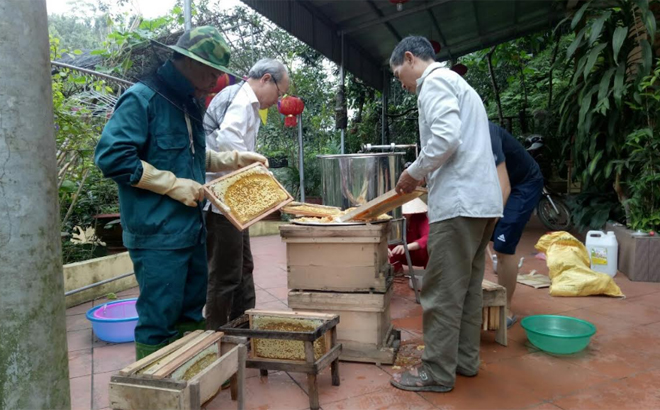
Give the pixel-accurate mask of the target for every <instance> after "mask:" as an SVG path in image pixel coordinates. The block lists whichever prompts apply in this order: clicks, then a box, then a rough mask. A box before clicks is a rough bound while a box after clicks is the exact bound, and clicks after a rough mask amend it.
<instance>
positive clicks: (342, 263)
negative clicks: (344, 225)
mask: <svg viewBox="0 0 660 410" xmlns="http://www.w3.org/2000/svg"><path fill="white" fill-rule="evenodd" d="M346 239H353V238H346ZM337 255H341V258H337ZM286 256H287V258H286V263H287V266H334V267H373V268H374V269H381V267H382V266H383V265H384V264H385V263H386V262H387V240H386V238H385V237H382V238H381V240H380V241H379V242H378V243H357V242H348V243H322V244H321V243H312V242H297V243H292V242H289V243H287V246H286Z"/></svg>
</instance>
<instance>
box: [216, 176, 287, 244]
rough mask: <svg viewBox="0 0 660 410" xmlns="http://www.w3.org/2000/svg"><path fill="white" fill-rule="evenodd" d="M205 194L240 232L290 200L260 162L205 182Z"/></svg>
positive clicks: (284, 190)
mask: <svg viewBox="0 0 660 410" xmlns="http://www.w3.org/2000/svg"><path fill="white" fill-rule="evenodd" d="M204 193H205V194H206V198H208V200H209V201H211V202H212V203H213V204H214V205H215V206H216V207H217V208H218V209H219V210H220V211H221V212H222V213H223V215H225V216H226V217H227V219H229V221H230V222H231V223H232V224H233V225H234V226H235V227H236V228H237V229H239V230H241V231H242V230H244V229H246V228H248V227H249V226H250V225H252V224H254V223H256V222H258V221H260V220H261V219H263V218H265V217H266V216H268V215H270V214H271V213H273V212H275V211H277V210H278V209H280V208H282V207H283V206H285V205H286V204H288V203H289V202H291V201H293V197H292V196H291V194H289V193H288V192H287V190H286V189H284V187H283V186H282V184H280V183H279V181H278V180H277V179H275V177H274V176H273V174H271V172H270V171H269V170H268V168H266V167H265V166H263V165H262V164H260V163H255V164H252V165H250V166H247V167H245V168H241V169H239V170H237V171H234V172H232V173H230V174H227V175H225V176H223V177H220V178H218V179H216V180H213V181H211V182H209V183H207V184H205V185H204Z"/></svg>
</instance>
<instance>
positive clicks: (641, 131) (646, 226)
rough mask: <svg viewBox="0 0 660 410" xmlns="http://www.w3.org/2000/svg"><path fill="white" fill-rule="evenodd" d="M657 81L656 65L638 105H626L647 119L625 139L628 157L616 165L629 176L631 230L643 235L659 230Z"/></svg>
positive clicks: (659, 74) (659, 92) (659, 91)
mask: <svg viewBox="0 0 660 410" xmlns="http://www.w3.org/2000/svg"><path fill="white" fill-rule="evenodd" d="M659 62H660V61H659ZM659 80H660V65H656V69H655V71H654V72H653V73H652V74H651V75H649V76H648V77H646V78H644V79H643V80H642V81H641V82H640V85H639V88H638V92H639V99H640V103H639V104H638V103H636V102H630V103H629V105H630V107H631V108H632V109H633V110H634V111H635V112H638V113H641V114H642V115H644V116H645V117H646V122H645V124H642V126H641V127H640V128H638V129H636V130H634V131H633V132H631V133H630V134H628V135H627V136H626V141H625V145H624V150H625V151H627V152H628V157H627V158H626V160H625V161H624V162H617V163H616V168H617V171H619V170H620V169H621V165H623V167H625V168H626V170H627V174H628V175H629V176H630V177H629V178H628V180H627V190H628V193H629V195H630V197H629V199H628V200H627V201H626V205H627V206H628V207H629V210H630V218H629V224H630V227H631V228H632V229H640V230H643V231H650V230H659V229H660V123H659V122H658V121H657V117H656V116H657V113H658V112H659V111H660V85H659V82H658V81H659ZM619 172H620V171H619Z"/></svg>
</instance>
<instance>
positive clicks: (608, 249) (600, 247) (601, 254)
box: [585, 231, 619, 277]
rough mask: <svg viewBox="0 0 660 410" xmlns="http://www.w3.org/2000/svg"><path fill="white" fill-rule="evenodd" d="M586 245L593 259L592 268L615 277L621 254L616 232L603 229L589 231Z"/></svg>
mask: <svg viewBox="0 0 660 410" xmlns="http://www.w3.org/2000/svg"><path fill="white" fill-rule="evenodd" d="M585 246H586V247H587V252H589V258H590V259H591V269H593V270H595V271H596V272H602V273H606V274H608V275H610V276H611V277H614V276H615V275H616V268H617V259H618V254H619V244H618V242H617V241H616V236H614V232H612V231H610V232H607V234H605V232H603V231H589V232H587V242H586V244H585Z"/></svg>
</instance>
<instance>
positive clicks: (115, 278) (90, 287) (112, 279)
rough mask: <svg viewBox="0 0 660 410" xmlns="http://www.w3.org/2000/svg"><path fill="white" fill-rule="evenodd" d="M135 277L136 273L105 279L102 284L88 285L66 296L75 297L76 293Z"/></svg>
mask: <svg viewBox="0 0 660 410" xmlns="http://www.w3.org/2000/svg"><path fill="white" fill-rule="evenodd" d="M133 275H135V273H134V272H130V273H124V274H123V275H119V276H115V277H114V278H110V279H104V280H102V281H100V282H96V283H92V284H90V285H87V286H83V287H82V288H78V289H73V290H70V291H68V292H66V293H65V294H64V296H71V295H75V294H76V293H80V292H82V291H83V290H87V289H92V288H95V287H97V286H101V285H105V284H106V283H111V282H114V281H116V280H119V279H124V278H127V277H129V276H133Z"/></svg>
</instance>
